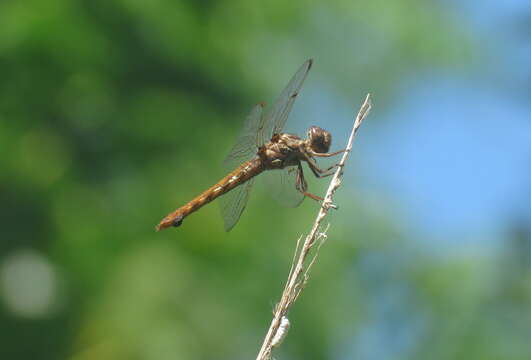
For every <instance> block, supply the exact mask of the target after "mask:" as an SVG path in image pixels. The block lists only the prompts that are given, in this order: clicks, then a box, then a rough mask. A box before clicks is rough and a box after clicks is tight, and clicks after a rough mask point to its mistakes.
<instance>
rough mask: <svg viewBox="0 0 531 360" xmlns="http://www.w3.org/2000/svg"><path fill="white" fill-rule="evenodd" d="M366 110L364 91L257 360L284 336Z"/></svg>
mask: <svg viewBox="0 0 531 360" xmlns="http://www.w3.org/2000/svg"><path fill="white" fill-rule="evenodd" d="M370 109H371V96H370V94H367V97H366V98H365V101H364V102H363V104H362V105H361V108H360V110H359V112H358V115H357V116H356V120H355V121H354V126H353V128H352V132H351V133H350V137H349V139H348V143H347V147H346V150H345V152H344V153H343V156H342V157H341V160H340V161H339V164H338V167H337V170H336V172H335V173H334V176H333V177H332V180H331V181H330V185H329V186H328V190H327V191H326V195H325V197H324V200H323V203H322V205H321V207H320V209H319V213H318V214H317V217H316V219H315V222H314V223H313V226H312V229H311V231H310V233H309V234H308V235H307V236H306V238H305V240H304V243H303V244H302V248H300V240H301V239H300V238H299V240H298V241H297V247H296V249H295V254H294V257H293V262H292V264H291V269H290V272H289V275H288V279H287V281H286V286H285V287H284V291H283V292H282V297H281V298H280V302H279V303H278V304H277V306H276V307H275V310H274V316H273V320H272V321H271V325H270V326H269V330H268V331H267V334H266V336H265V338H264V342H263V343H262V347H261V349H260V352H259V353H258V356H257V357H256V359H257V360H269V359H270V358H271V350H272V348H273V347H277V346H279V345H280V343H279V342H278V341H275V340H276V339H278V338H279V335H278V334H277V333H278V332H279V331H280V332H282V334H281V335H282V336H281V338H282V339H284V337H285V336H286V333H287V328H285V327H282V328H281V329H280V330H279V328H280V327H281V324H282V323H283V321H284V323H287V324H288V325H289V322H288V320H287V313H288V311H289V309H290V307H291V305H292V304H293V303H294V302H295V300H297V298H298V296H299V294H300V292H301V291H302V289H303V288H304V285H305V283H306V281H307V280H308V272H309V270H310V268H311V267H312V265H313V264H314V263H315V260H316V259H317V255H318V250H319V248H320V245H322V243H323V241H324V240H325V239H326V231H327V230H328V227H329V226H327V227H326V229H325V230H324V231H319V229H320V228H321V222H322V221H323V219H324V217H325V216H326V215H327V214H328V211H329V210H330V209H331V208H334V207H335V206H334V205H333V202H332V200H333V196H334V193H335V191H336V190H337V188H339V186H340V185H341V178H342V177H343V167H344V166H345V161H346V160H347V158H348V156H349V154H350V151H351V149H352V143H353V141H354V136H355V135H356V133H357V131H358V128H359V127H360V125H361V123H362V122H363V120H364V119H365V117H366V116H367V114H368V113H369V111H370ZM316 242H317V243H318V244H319V246H318V248H317V251H316V252H315V254H314V256H313V258H312V259H311V260H310V261H309V264H308V265H305V263H306V259H307V257H308V255H309V253H310V250H311V249H312V248H313V246H314V245H315V243H316ZM299 248H300V249H299ZM288 328H289V326H288Z"/></svg>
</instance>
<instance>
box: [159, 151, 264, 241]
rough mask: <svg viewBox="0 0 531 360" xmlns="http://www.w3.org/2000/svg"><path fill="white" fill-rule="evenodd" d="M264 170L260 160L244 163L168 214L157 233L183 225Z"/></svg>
mask: <svg viewBox="0 0 531 360" xmlns="http://www.w3.org/2000/svg"><path fill="white" fill-rule="evenodd" d="M264 170H265V168H264V165H263V162H262V161H261V160H260V159H259V158H255V159H253V160H250V161H247V162H245V163H243V164H242V165H240V166H239V167H238V168H236V169H235V170H234V171H232V172H231V173H229V174H228V175H227V176H225V177H224V178H223V179H221V180H220V181H218V183H217V184H215V185H214V186H212V187H210V188H209V189H207V190H205V191H204V192H202V193H201V194H200V195H198V196H196V197H195V198H194V199H193V200H191V201H190V202H188V203H187V204H186V205H183V206H181V207H180V208H178V209H177V210H175V211H174V212H172V213H170V214H168V215H167V216H166V217H165V218H164V219H162V221H161V222H160V223H159V224H158V225H157V231H159V230H162V229H166V228H168V227H171V226H179V225H181V223H182V221H183V220H184V218H185V217H187V216H188V215H190V214H191V213H193V212H194V211H197V210H199V209H200V208H201V207H203V206H204V205H206V204H208V203H209V202H212V201H214V200H215V199H216V198H218V197H219V196H221V195H223V194H225V193H226V192H228V191H230V190H232V189H234V188H235V187H237V186H239V185H241V184H243V183H245V182H246V181H248V180H250V179H252V178H253V177H255V176H256V175H258V174H260V173H261V172H262V171H264Z"/></svg>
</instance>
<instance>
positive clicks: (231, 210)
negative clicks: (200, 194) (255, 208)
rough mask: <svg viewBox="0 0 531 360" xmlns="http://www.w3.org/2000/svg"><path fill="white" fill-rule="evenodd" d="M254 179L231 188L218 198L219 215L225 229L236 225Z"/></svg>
mask: <svg viewBox="0 0 531 360" xmlns="http://www.w3.org/2000/svg"><path fill="white" fill-rule="evenodd" d="M253 182H254V179H251V180H249V181H247V182H246V183H244V184H242V185H240V186H238V187H236V188H234V189H232V190H231V191H229V192H228V193H226V194H224V195H222V196H221V197H220V198H219V203H220V205H221V207H220V209H221V216H222V217H223V221H224V223H225V231H230V229H232V228H233V227H234V225H236V223H237V222H238V220H239V219H240V216H241V215H242V213H243V210H245V206H246V205H247V201H248V200H249V194H250V192H251V188H252V186H253Z"/></svg>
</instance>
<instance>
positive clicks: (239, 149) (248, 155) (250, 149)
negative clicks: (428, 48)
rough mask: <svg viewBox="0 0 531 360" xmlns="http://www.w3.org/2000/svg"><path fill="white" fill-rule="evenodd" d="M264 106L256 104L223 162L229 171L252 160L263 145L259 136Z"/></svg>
mask: <svg viewBox="0 0 531 360" xmlns="http://www.w3.org/2000/svg"><path fill="white" fill-rule="evenodd" d="M263 108H264V105H263V104H256V105H255V106H254V107H253V109H252V110H251V113H250V114H249V115H248V116H247V118H246V119H245V124H244V126H243V129H242V131H241V133H240V135H239V136H238V138H237V139H236V143H235V144H234V146H233V147H232V149H231V151H230V153H229V155H227V157H226V158H225V160H224V161H223V165H224V167H225V169H226V170H227V171H232V170H234V169H235V168H237V167H238V166H240V165H241V164H243V163H244V162H246V161H248V160H251V159H252V158H253V157H254V156H255V155H256V152H257V151H258V146H260V145H262V144H261V143H260V141H259V139H258V136H259V135H258V134H260V133H262V130H261V129H262V128H263V123H262V110H263Z"/></svg>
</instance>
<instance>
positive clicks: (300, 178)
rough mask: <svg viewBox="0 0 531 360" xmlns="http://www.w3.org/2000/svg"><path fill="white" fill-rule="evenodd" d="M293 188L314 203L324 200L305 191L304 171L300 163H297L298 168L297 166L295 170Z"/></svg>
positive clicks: (306, 187)
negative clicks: (295, 177)
mask: <svg viewBox="0 0 531 360" xmlns="http://www.w3.org/2000/svg"><path fill="white" fill-rule="evenodd" d="M295 187H296V188H297V190H299V191H300V192H301V193H302V194H303V195H304V196H306V197H309V198H310V199H313V200H315V201H323V200H324V199H323V198H322V197H320V196H317V195H314V194H312V193H309V192H308V191H307V190H308V183H307V182H306V179H305V178H304V171H303V170H302V165H301V163H299V166H298V169H297V181H296V183H295Z"/></svg>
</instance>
